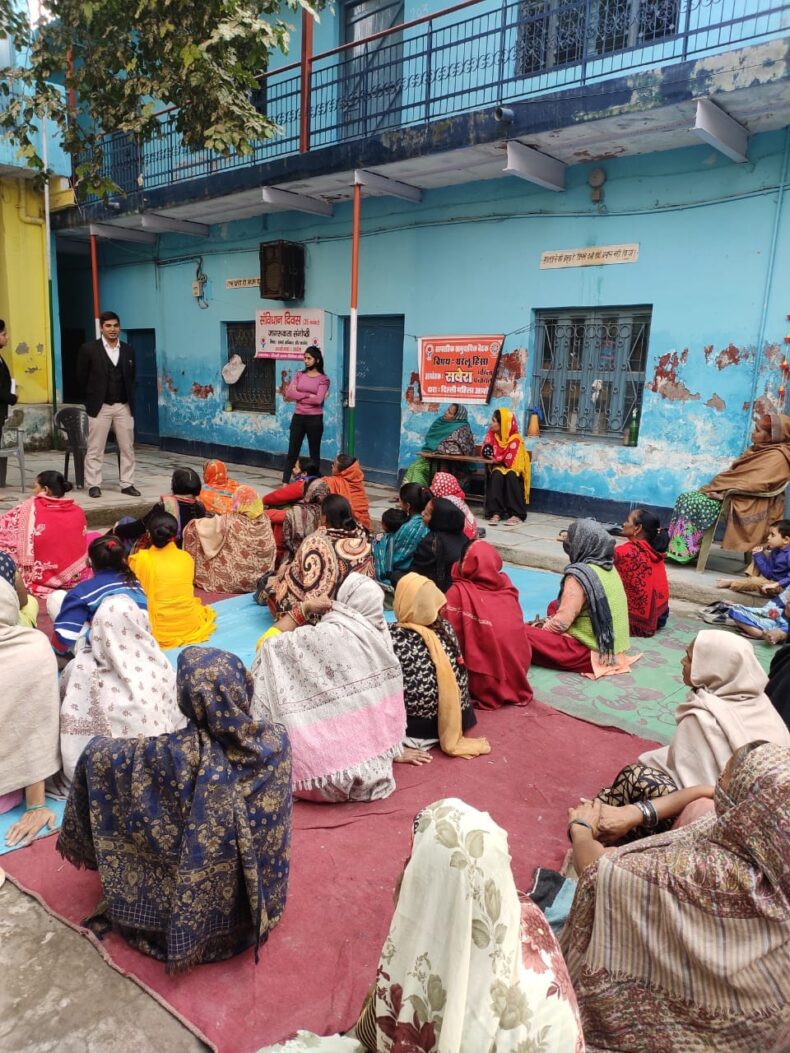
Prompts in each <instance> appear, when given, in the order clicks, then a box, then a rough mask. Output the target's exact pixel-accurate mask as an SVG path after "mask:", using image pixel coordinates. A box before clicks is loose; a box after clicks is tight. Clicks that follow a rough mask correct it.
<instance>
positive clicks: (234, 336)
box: [225, 322, 275, 413]
mask: <svg viewBox="0 0 790 1053" xmlns="http://www.w3.org/2000/svg"><path fill="white" fill-rule="evenodd" d="M225 336H226V342H227V345H228V358H229V359H230V357H231V356H232V355H238V356H239V357H240V358H241V360H242V362H243V363H244V365H245V366H246V369H245V370H244V372H243V373H242V374H241V376H240V377H239V379H238V380H237V381H236V383H235V384H231V385H230V386H229V388H228V398H229V399H230V404H231V406H232V407H233V409H235V410H248V411H252V412H253V413H274V412H275V404H274V376H275V373H274V366H275V362H274V359H273V358H256V357H255V322H226V323H225Z"/></svg>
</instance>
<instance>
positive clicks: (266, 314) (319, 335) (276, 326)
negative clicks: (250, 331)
mask: <svg viewBox="0 0 790 1053" xmlns="http://www.w3.org/2000/svg"><path fill="white" fill-rule="evenodd" d="M313 344H315V345H316V346H317V347H319V348H320V349H321V350H322V351H323V349H324V310H323V308H322V307H300V308H298V310H294V311H290V310H288V309H283V310H280V311H271V310H268V309H267V310H264V311H258V312H257V313H256V315H255V357H256V358H298V359H301V357H302V355H303V354H304V353H305V351H306V350H307V348H308V347H312V346H313Z"/></svg>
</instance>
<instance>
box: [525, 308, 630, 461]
mask: <svg viewBox="0 0 790 1053" xmlns="http://www.w3.org/2000/svg"><path fill="white" fill-rule="evenodd" d="M650 316H651V308H650V307H644V306H642V307H606V308H603V309H601V310H595V311H591V310H586V309H584V308H579V309H575V308H567V309H564V310H561V311H538V312H537V326H536V355H535V362H536V367H535V376H534V380H533V388H532V394H533V404H534V405H536V406H539V407H540V409H541V410H542V413H543V424H542V426H541V430H543V429H545V430H546V431H550V432H551V431H553V432H564V433H565V434H568V435H581V436H586V437H589V438H591V439H616V440H618V441H622V439H623V434H624V432H625V430H626V429H627V427H628V425H629V421H630V420H631V416H632V414H633V411H634V409H636V411H637V417H638V416H639V411H640V407H641V404H642V392H643V390H644V386H645V363H646V361H647V345H648V340H649V336H650Z"/></svg>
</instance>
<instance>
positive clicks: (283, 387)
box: [277, 369, 293, 399]
mask: <svg viewBox="0 0 790 1053" xmlns="http://www.w3.org/2000/svg"><path fill="white" fill-rule="evenodd" d="M292 376H293V373H292V372H291V370H290V369H282V370H280V386H279V387H278V388H277V394H278V395H279V396H280V398H283V399H284V398H285V393H286V391H287V390H288V385H289V384H290V383H291V377H292Z"/></svg>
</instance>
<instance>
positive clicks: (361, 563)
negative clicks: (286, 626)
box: [266, 494, 375, 618]
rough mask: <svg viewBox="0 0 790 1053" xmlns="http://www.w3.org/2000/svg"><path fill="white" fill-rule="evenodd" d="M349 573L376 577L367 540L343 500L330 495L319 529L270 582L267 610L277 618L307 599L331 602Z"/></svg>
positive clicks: (325, 503)
mask: <svg viewBox="0 0 790 1053" xmlns="http://www.w3.org/2000/svg"><path fill="white" fill-rule="evenodd" d="M352 571H356V572H357V573H358V574H366V575H367V576H368V577H369V578H372V577H375V569H374V566H373V550H372V547H371V544H370V538H369V537H368V532H367V531H366V530H365V529H364V528H363V527H361V526H359V524H358V523H357V522H356V520H355V519H354V518H353V516H352V515H351V506H350V505H349V503H348V501H347V500H346V499H345V497H341V496H340V494H329V496H328V497H326V498H325V499H324V501H323V503H322V505H321V525H320V526H319V527H318V529H317V530H314V531H313V533H312V534H308V536H307V537H306V538H305V539H304V541H302V543H301V545H300V546H299V548H298V549H297V551H296V555H295V556H294V558H293V560H292V561H291V562H290V563H288V564H287V565H285V566H283V567H281V568H280V570H279V571H278V572H277V575H276V577H274V578H271V579H269V582H268V583H267V585H266V589H267V590H268V593H269V608H270V610H271V612H272V614H273V615H274V616H275V617H276V618H279V617H281V616H282V615H283V614H288V612H289V611H292V610H293V609H294V608H295V607H298V605H299V604H300V603H302V602H303V601H304V600H306V599H315V598H316V597H318V596H326V597H328V598H329V599H334V598H335V596H336V595H337V590H338V589H339V588H340V586H341V585H342V584H343V582H344V581H345V579H346V578H347V577H348V575H349V574H350V573H351V572H352Z"/></svg>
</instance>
